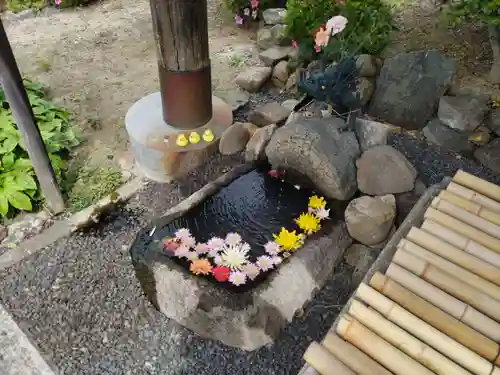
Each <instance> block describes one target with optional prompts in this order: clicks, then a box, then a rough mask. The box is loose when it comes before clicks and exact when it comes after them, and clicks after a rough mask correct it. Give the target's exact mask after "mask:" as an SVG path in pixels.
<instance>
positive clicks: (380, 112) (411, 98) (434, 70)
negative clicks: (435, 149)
mask: <svg viewBox="0 0 500 375" xmlns="http://www.w3.org/2000/svg"><path fill="white" fill-rule="evenodd" d="M455 72H456V66H455V62H454V61H453V60H452V59H450V58H448V57H444V56H442V55H441V54H440V53H439V52H438V51H429V52H413V53H403V54H399V55H396V56H394V57H393V58H390V59H387V60H386V61H385V62H384V66H383V67H382V70H381V72H380V75H379V77H378V79H377V84H376V87H375V92H374V94H373V97H372V101H371V104H370V108H369V111H368V113H369V115H370V116H372V117H375V118H378V119H381V120H384V121H385V122H389V123H391V124H394V125H398V126H401V127H403V128H405V129H409V130H413V129H422V128H423V127H424V126H426V125H427V123H428V122H429V120H430V119H431V118H432V117H433V116H434V114H435V112H436V109H437V104H438V101H439V99H440V98H441V96H443V94H444V93H445V92H446V90H447V89H448V87H449V86H450V84H451V82H452V80H453V77H454V76H455Z"/></svg>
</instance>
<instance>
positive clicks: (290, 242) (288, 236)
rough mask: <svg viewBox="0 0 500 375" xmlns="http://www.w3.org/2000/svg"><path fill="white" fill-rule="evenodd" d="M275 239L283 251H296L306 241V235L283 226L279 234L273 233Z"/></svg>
mask: <svg viewBox="0 0 500 375" xmlns="http://www.w3.org/2000/svg"><path fill="white" fill-rule="evenodd" d="M273 237H274V240H275V241H276V243H277V244H278V245H280V249H281V250H282V251H294V250H297V249H298V248H300V247H301V246H302V245H303V243H304V235H302V234H297V233H296V232H295V231H288V230H286V229H285V228H281V232H280V233H279V234H277V235H276V234H273Z"/></svg>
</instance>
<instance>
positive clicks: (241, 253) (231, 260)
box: [220, 246, 248, 271]
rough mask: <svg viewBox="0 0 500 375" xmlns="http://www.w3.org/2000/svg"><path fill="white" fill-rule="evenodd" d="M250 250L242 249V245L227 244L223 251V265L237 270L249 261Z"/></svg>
mask: <svg viewBox="0 0 500 375" xmlns="http://www.w3.org/2000/svg"><path fill="white" fill-rule="evenodd" d="M247 254H248V250H244V249H242V247H241V246H226V248H225V249H224V251H222V253H221V255H220V256H221V259H222V265H224V266H226V267H227V268H229V269H231V270H233V271H235V270H240V269H241V267H243V265H245V264H246V263H248V257H247Z"/></svg>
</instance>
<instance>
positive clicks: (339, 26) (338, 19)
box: [326, 16, 348, 36]
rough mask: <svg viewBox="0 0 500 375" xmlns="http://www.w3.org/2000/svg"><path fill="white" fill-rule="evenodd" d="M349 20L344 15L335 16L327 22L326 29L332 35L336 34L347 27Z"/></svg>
mask: <svg viewBox="0 0 500 375" xmlns="http://www.w3.org/2000/svg"><path fill="white" fill-rule="evenodd" d="M347 22H348V21H347V18H345V17H344V16H334V17H332V18H330V19H329V20H328V22H327V23H326V31H328V32H329V34H330V35H332V36H333V35H336V34H338V33H340V32H341V31H342V30H344V29H345V27H346V26H347Z"/></svg>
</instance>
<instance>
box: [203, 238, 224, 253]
mask: <svg viewBox="0 0 500 375" xmlns="http://www.w3.org/2000/svg"><path fill="white" fill-rule="evenodd" d="M224 244H225V242H224V240H223V239H222V238H219V237H213V238H211V239H209V240H208V242H207V245H208V247H209V248H210V250H216V251H218V250H222V248H223V247H224Z"/></svg>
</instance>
